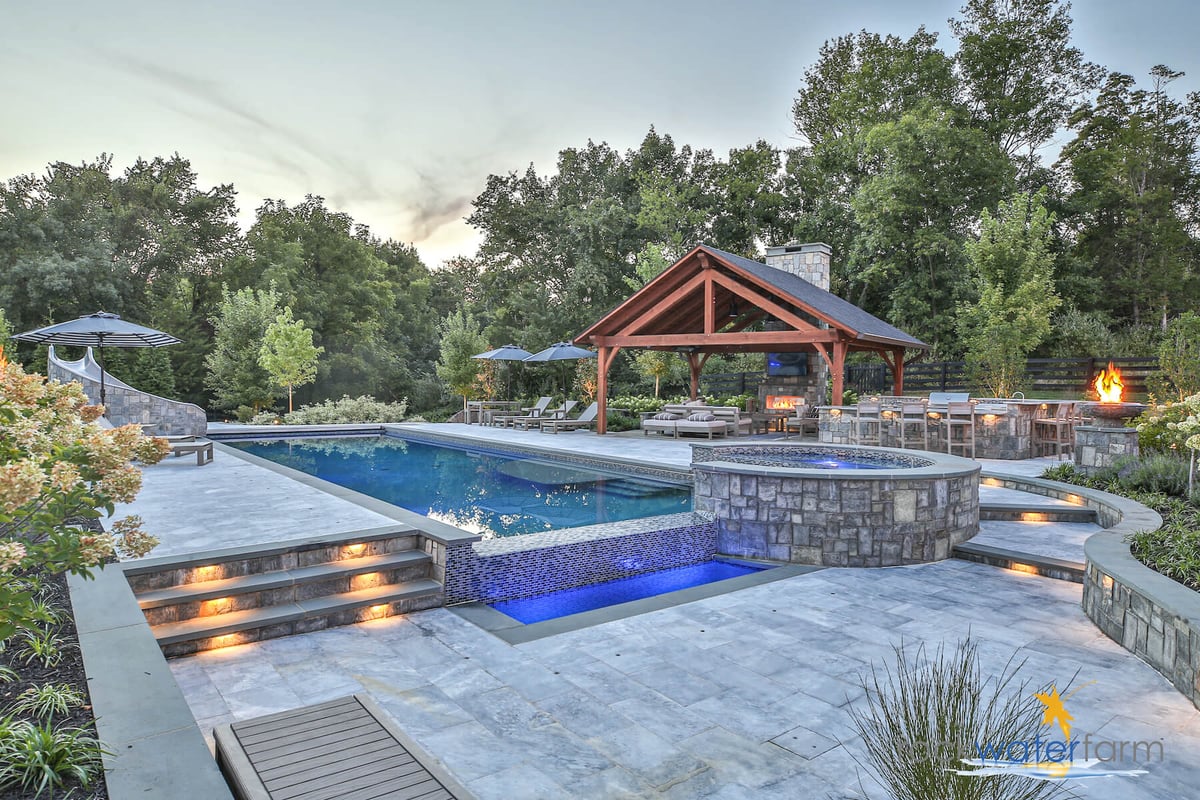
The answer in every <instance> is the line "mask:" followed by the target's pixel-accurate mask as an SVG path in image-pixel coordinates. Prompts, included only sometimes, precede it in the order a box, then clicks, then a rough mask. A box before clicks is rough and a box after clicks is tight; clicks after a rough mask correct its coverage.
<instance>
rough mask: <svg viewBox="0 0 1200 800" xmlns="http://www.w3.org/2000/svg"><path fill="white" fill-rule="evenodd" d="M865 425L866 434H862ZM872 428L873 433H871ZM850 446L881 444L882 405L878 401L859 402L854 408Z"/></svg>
mask: <svg viewBox="0 0 1200 800" xmlns="http://www.w3.org/2000/svg"><path fill="white" fill-rule="evenodd" d="M863 425H866V426H867V427H866V432H865V433H864V432H863ZM872 426H874V433H872V432H871V431H872ZM850 443H851V444H876V445H878V444H882V443H883V404H882V403H880V402H879V401H878V400H868V401H864V402H860V403H859V404H858V405H857V406H855V407H854V427H853V428H852V429H851V431H850Z"/></svg>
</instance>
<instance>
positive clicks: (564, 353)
mask: <svg viewBox="0 0 1200 800" xmlns="http://www.w3.org/2000/svg"><path fill="white" fill-rule="evenodd" d="M595 357H596V353H595V351H594V350H586V349H584V348H582V347H576V346H575V345H573V344H571V343H570V342H555V343H554V344H552V345H550V346H549V347H547V348H546V349H545V350H539V351H538V352H536V353H534V354H533V355H531V356H530V357H529V358H527V359H525V362H526V363H532V362H545V361H578V360H579V359H581V358H595ZM566 392H567V390H566V387H565V385H564V387H563V395H564V396H565V395H566Z"/></svg>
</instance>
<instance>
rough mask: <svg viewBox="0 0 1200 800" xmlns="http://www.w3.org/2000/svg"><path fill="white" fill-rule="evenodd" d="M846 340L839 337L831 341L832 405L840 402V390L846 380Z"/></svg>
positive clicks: (837, 404)
mask: <svg viewBox="0 0 1200 800" xmlns="http://www.w3.org/2000/svg"><path fill="white" fill-rule="evenodd" d="M846 350H847V347H846V342H845V341H843V340H841V339H839V340H838V341H836V342H834V343H833V398H832V399H833V405H835V406H840V405H841V404H842V390H843V388H844V386H845V382H846Z"/></svg>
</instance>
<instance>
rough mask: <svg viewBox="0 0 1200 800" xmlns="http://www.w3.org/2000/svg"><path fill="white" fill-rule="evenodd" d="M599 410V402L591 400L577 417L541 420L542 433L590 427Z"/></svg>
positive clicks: (594, 422)
mask: <svg viewBox="0 0 1200 800" xmlns="http://www.w3.org/2000/svg"><path fill="white" fill-rule="evenodd" d="M599 410H600V404H599V403H595V402H593V403H592V404H591V405H590V406H588V407H587V408H585V409H584V410H583V413H582V414H580V415H579V417H578V419H548V420H544V421H543V422H542V433H546V432H549V433H558V432H559V431H573V430H578V429H579V428H590V427H592V426H593V425H595V424H596V414H597V413H598V412H599Z"/></svg>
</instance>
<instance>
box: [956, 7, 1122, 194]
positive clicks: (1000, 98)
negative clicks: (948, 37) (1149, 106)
mask: <svg viewBox="0 0 1200 800" xmlns="http://www.w3.org/2000/svg"><path fill="white" fill-rule="evenodd" d="M1070 10H1071V4H1070V3H1059V2H1058V0H967V4H966V5H965V6H963V8H962V11H961V14H962V18H961V19H951V20H950V30H951V31H952V32H953V33H954V36H955V38H957V39H958V42H959V47H958V52H957V54H956V55H955V58H954V62H955V66H956V67H957V70H958V74H959V76H960V78H961V81H962V88H961V92H962V95H963V99H964V102H965V103H966V105H967V108H968V109H969V110H970V114H971V119H972V121H973V122H974V124H975V126H976V127H978V128H979V129H980V130H982V131H984V132H985V133H986V134H987V136H988V138H989V139H991V141H992V142H993V143H994V144H995V145H996V146H997V147H999V148H1000V151H1001V152H1003V153H1004V155H1005V156H1006V157H1007V158H1009V159H1012V160H1013V161H1014V162H1015V163H1017V164H1018V172H1019V174H1020V175H1022V176H1029V175H1030V173H1031V172H1032V171H1033V169H1034V167H1035V166H1036V165H1037V151H1038V148H1040V147H1042V146H1043V145H1044V144H1045V143H1046V142H1048V141H1049V140H1050V138H1051V137H1052V136H1053V135H1054V133H1055V131H1057V130H1060V129H1061V128H1062V127H1063V126H1064V125H1065V124H1066V122H1067V117H1068V114H1069V113H1070V111H1071V110H1072V109H1073V108H1074V106H1075V105H1076V103H1078V102H1079V101H1081V100H1082V99H1083V98H1084V96H1085V95H1086V93H1087V92H1089V91H1091V90H1092V89H1094V88H1096V86H1097V85H1098V83H1099V79H1100V74H1099V73H1100V69H1099V67H1097V66H1096V65H1095V64H1089V63H1087V62H1086V61H1084V58H1083V53H1082V52H1081V51H1080V50H1079V48H1077V47H1073V46H1072V45H1071V43H1070V42H1071V16H1070Z"/></svg>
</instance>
